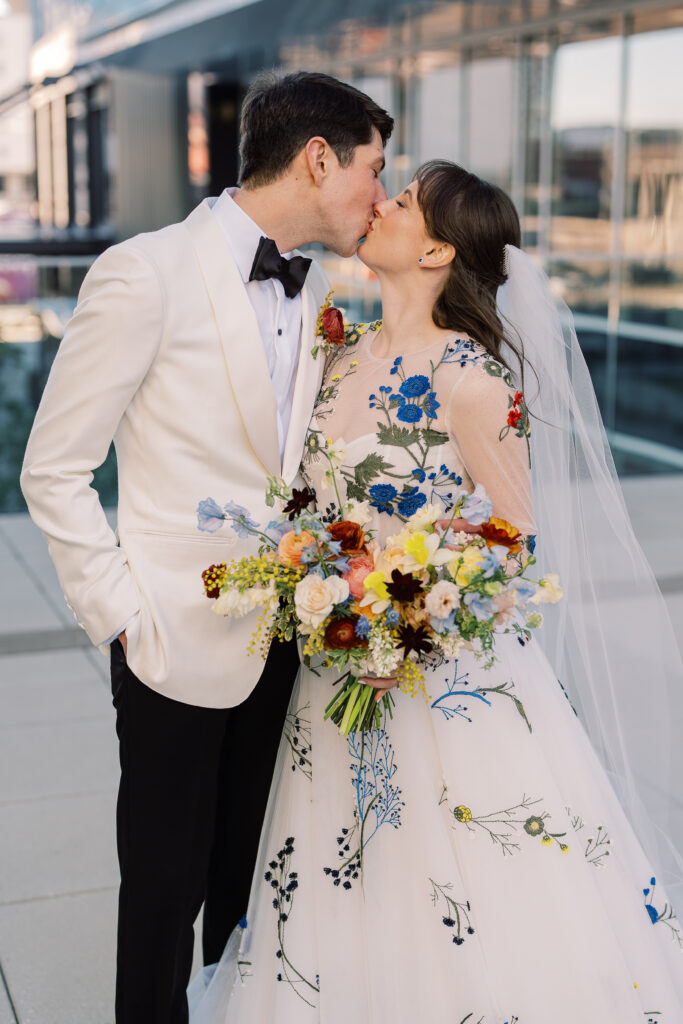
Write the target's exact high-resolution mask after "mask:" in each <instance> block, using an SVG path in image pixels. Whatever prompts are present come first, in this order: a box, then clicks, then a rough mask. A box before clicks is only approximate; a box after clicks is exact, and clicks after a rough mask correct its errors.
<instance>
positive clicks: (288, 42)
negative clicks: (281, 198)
mask: <svg viewBox="0 0 683 1024" xmlns="http://www.w3.org/2000/svg"><path fill="white" fill-rule="evenodd" d="M5 2H6V3H10V2H11V0H5ZM14 6H15V7H16V6H17V3H15V4H14ZM24 6H25V8H26V10H27V11H30V13H31V15H32V18H33V26H34V41H33V46H32V51H31V59H30V75H29V80H28V81H27V82H25V83H24V85H23V87H22V88H21V89H19V90H15V91H14V92H13V94H12V95H11V96H8V97H6V98H5V100H4V103H3V102H2V99H1V97H0V118H1V117H2V116H3V110H4V111H7V110H9V109H11V108H14V107H18V106H21V105H22V104H24V105H26V104H28V105H30V108H31V110H32V111H33V118H34V124H35V140H36V158H37V175H36V181H37V187H36V198H37V211H38V221H39V230H38V231H37V232H36V238H37V239H40V242H41V244H42V246H43V248H42V249H41V250H40V251H41V252H47V251H49V252H60V253H69V252H79V253H86V252H96V251H99V250H100V249H101V248H102V247H103V246H105V245H107V244H110V243H111V242H112V241H115V240H116V239H118V238H121V237H126V236H128V235H131V234H133V233H135V232H137V231H141V230H148V229H153V228H155V227H158V226H160V225H161V224H164V223H169V222H171V221H174V220H177V219H180V218H182V217H183V216H184V215H185V214H186V213H187V211H188V210H189V209H190V208H191V207H192V206H193V205H195V204H196V203H197V202H198V201H199V200H200V199H201V198H202V197H203V196H205V195H207V194H214V195H215V194H217V193H218V192H220V190H221V189H222V188H223V187H224V186H225V185H228V184H232V183H234V182H235V181H236V177H237V171H238V155H237V139H238V116H239V106H240V101H241V98H242V96H243V94H244V91H245V89H246V87H247V86H248V84H249V82H250V80H251V79H252V78H253V76H254V74H255V73H256V72H257V71H258V70H260V69H261V68H263V67H273V66H275V67H279V68H282V69H287V70H289V69H295V68H305V69H309V70H313V69H319V70H324V71H327V72H329V73H332V74H335V75H337V76H338V77H340V78H344V79H347V80H349V81H351V82H353V83H354V84H356V85H358V86H359V87H360V88H363V89H365V90H366V91H368V92H369V93H370V94H371V95H373V96H374V97H375V98H376V99H377V100H378V101H379V102H380V103H382V104H383V105H385V106H386V107H387V108H388V109H389V110H390V111H391V112H392V113H393V114H394V115H395V117H396V118H397V129H396V132H395V135H394V137H393V138H392V140H391V142H390V145H389V147H388V153H387V156H388V165H387V171H386V176H385V184H386V187H387V190H388V191H392V190H394V189H399V188H403V187H404V185H405V183H406V181H407V180H408V179H409V177H410V175H411V174H412V171H413V170H414V169H415V167H416V166H417V165H418V164H419V163H420V162H421V161H422V160H424V159H426V158H429V157H434V156H441V157H447V158H450V159H453V160H456V161H458V162H460V163H464V164H465V165H467V166H468V167H469V168H471V169H472V170H474V171H475V172H477V173H478V174H481V175H483V176H485V177H487V178H489V179H490V180H492V181H494V182H496V183H497V184H499V185H501V186H503V187H504V188H505V189H507V190H508V191H509V192H510V194H511V195H512V197H513V199H514V201H515V203H516V205H517V208H518V210H519V212H520V216H521V219H522V224H523V230H524V245H525V247H526V248H527V249H528V250H529V251H531V252H534V253H535V254H536V255H537V257H538V259H539V261H540V262H541V263H542V265H543V266H544V267H545V268H546V270H547V271H548V273H549V274H550V276H551V278H552V279H553V282H554V284H555V286H556V287H557V290H558V292H560V293H561V294H562V295H563V296H564V298H565V299H566V300H567V302H568V303H569V304H570V305H571V307H572V308H573V310H574V312H575V316H576V322H577V328H578V331H579V334H580V339H581V342H582V345H583V348H584V352H585V354H586V357H587V360H588V362H589V365H590V368H591V371H592V374H593V379H594V383H595V386H596V390H597V393H598V398H599V401H600V405H601V408H602V412H603V416H604V419H605V422H606V425H607V427H608V430H609V432H610V438H611V441H612V444H613V448H614V451H615V455H616V457H617V461H618V464H619V467H620V469H621V471H622V472H652V471H667V470H668V471H671V470H672V469H673V470H679V471H680V470H683V287H682V285H683V104H682V103H681V89H680V80H681V79H680V76H681V71H680V67H681V64H683V8H681V6H680V5H679V4H674V3H671V2H669V3H663V2H653V0H640V2H620V3H617V2H614V0H590V2H589V0H508V2H494V0H469V2H465V0H451V2H449V0H421V2H416V0H414V2H401V0H346V2H345V3H343V4H342V3H339V2H338V0H288V2H286V3H284V2H283V0H170V2H168V0H138V2H134V0H88V2H84V0H25V2H24ZM1 32H2V21H1V20H0V33H1ZM0 123H1V122H0ZM36 244H37V243H36ZM1 248H2V246H1V243H0V251H1ZM36 251H38V250H36ZM320 255H321V258H322V259H324V261H325V263H326V267H327V270H328V273H329V275H330V277H331V279H332V280H333V283H334V285H335V288H336V293H337V300H338V301H340V302H342V303H344V304H345V305H347V306H348V308H349V311H350V313H351V314H352V315H357V316H359V317H363V318H368V317H371V316H373V315H374V314H375V313H376V311H377V289H376V282H374V281H373V280H372V277H371V275H369V274H368V272H367V271H366V269H365V268H364V267H363V266H362V265H361V264H360V263H359V262H358V261H356V260H353V261H340V260H338V259H336V258H334V257H333V256H332V255H331V254H328V253H321V254H320ZM64 273H66V272H64ZM82 273H83V268H80V269H77V270H76V271H75V272H74V273H73V274H72V275H71V276H69V275H68V274H67V275H66V277H64V276H63V277H62V287H66V288H67V289H68V288H69V287H70V288H71V290H72V292H73V293H74V294H75V291H76V287H77V284H78V281H79V279H80V277H81V276H82ZM55 280H56V279H55ZM58 284H59V283H58V282H57V283H53V285H52V286H51V287H52V288H53V290H55V289H56V290H57V291H59V287H58Z"/></svg>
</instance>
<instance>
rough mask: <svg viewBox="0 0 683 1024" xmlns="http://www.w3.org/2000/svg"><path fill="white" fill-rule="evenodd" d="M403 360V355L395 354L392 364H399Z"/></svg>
mask: <svg viewBox="0 0 683 1024" xmlns="http://www.w3.org/2000/svg"><path fill="white" fill-rule="evenodd" d="M402 362H403V356H396V358H395V359H394V366H400V365H401V363H402Z"/></svg>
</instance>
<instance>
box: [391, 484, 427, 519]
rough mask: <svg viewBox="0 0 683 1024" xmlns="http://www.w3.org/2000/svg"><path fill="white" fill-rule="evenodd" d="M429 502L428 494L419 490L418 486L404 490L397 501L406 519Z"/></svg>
mask: <svg viewBox="0 0 683 1024" xmlns="http://www.w3.org/2000/svg"><path fill="white" fill-rule="evenodd" d="M426 504H427V495H426V494H422V492H421V491H418V489H417V487H411V488H410V489H409V490H407V491H404V492H403V494H402V495H401V496H400V498H399V500H398V502H397V505H396V507H397V509H398V511H399V513H400V514H401V515H402V516H405V517H406V519H407V518H409V517H410V516H412V515H414V513H415V512H417V510H418V509H419V508H422V506H423V505H426Z"/></svg>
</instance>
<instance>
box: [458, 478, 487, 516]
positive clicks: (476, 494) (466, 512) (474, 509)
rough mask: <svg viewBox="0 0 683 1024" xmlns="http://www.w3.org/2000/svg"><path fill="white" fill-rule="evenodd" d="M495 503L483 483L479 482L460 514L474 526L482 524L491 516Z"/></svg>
mask: <svg viewBox="0 0 683 1024" xmlns="http://www.w3.org/2000/svg"><path fill="white" fill-rule="evenodd" d="M492 511H493V505H492V504H491V499H490V498H489V496H488V495H487V493H486V491H485V490H484V488H483V487H482V485H481V484H477V486H476V487H475V488H474V490H473V491H472V493H471V494H469V495H468V496H467V498H466V499H465V503H464V504H463V506H462V510H461V512H460V515H461V516H462V517H463V519H466V520H467V522H468V523H471V524H472V526H481V524H482V523H485V522H486V521H487V520H488V519H490V518H491V512H492Z"/></svg>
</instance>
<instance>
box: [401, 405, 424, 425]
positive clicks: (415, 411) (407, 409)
mask: <svg viewBox="0 0 683 1024" xmlns="http://www.w3.org/2000/svg"><path fill="white" fill-rule="evenodd" d="M396 415H397V417H398V419H400V420H403V422H404V423H418V422H419V421H420V420H421V419H422V409H421V408H420V406H419V405H411V404H409V403H408V402H406V403H405V405H402V406H401V408H400V409H399V410H398V412H397V413H396Z"/></svg>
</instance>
